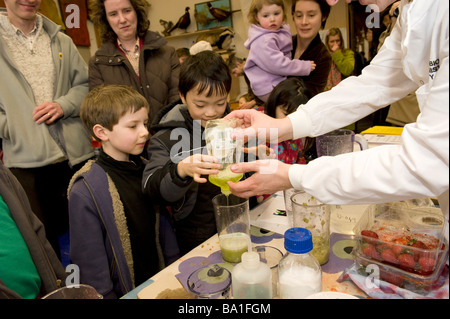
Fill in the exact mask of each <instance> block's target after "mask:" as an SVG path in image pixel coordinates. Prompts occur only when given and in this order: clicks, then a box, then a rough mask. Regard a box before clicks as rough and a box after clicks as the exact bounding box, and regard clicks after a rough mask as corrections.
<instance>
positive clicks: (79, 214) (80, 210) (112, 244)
mask: <svg viewBox="0 0 450 319" xmlns="http://www.w3.org/2000/svg"><path fill="white" fill-rule="evenodd" d="M68 193H69V219H70V257H71V259H72V262H73V263H74V264H78V265H79V267H80V272H81V282H82V283H86V284H89V285H91V286H93V287H94V288H95V289H96V290H97V291H98V292H99V293H100V294H102V295H103V296H104V297H105V298H117V297H121V296H122V295H124V294H126V293H128V292H130V291H131V290H132V289H134V288H135V284H134V268H133V256H132V251H131V241H130V233H129V230H128V226H127V221H126V216H125V212H124V206H123V203H122V201H121V197H120V195H119V193H118V190H117V188H116V186H115V184H114V182H113V181H112V179H111V177H110V176H109V175H108V174H106V172H105V171H104V170H103V168H101V167H100V165H98V164H96V163H95V162H94V161H89V162H88V163H86V164H85V165H84V166H83V168H82V169H80V170H79V171H78V172H77V173H76V174H75V175H74V176H73V178H72V181H71V183H70V185H69V190H68ZM156 213H157V216H156V226H155V227H156V228H155V230H156V243H157V249H158V255H159V259H160V261H161V268H162V267H164V266H165V265H164V262H163V260H164V257H170V256H173V254H176V253H177V251H175V252H173V251H171V252H170V253H168V254H167V255H166V250H167V247H164V245H162V246H163V247H161V241H162V242H165V241H166V239H164V238H161V237H162V236H163V235H167V233H166V232H165V231H164V229H163V228H165V227H166V226H169V225H167V224H165V223H163V220H162V219H160V217H161V216H160V214H159V212H158V211H157V212H156ZM160 226H161V227H160ZM172 231H173V230H172ZM173 236H174V235H173ZM171 240H172V241H175V237H173V238H171ZM86 245H89V248H90V249H89V250H86V249H85V246H86ZM166 246H167V245H166ZM169 249H170V248H169ZM176 249H178V248H177V247H176ZM163 250H164V251H163ZM93 252H94V254H92V253H93ZM172 261H173V260H172Z"/></svg>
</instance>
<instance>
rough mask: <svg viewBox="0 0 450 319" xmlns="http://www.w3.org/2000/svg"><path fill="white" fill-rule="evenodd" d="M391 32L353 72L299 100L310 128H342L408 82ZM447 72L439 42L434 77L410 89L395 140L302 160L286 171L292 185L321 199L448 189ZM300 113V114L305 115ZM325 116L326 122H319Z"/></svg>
mask: <svg viewBox="0 0 450 319" xmlns="http://www.w3.org/2000/svg"><path fill="white" fill-rule="evenodd" d="M394 31H395V30H394ZM392 35H393V36H394V38H388V39H387V40H386V42H385V46H384V47H383V48H384V49H383V51H380V52H379V53H378V55H377V57H376V58H375V59H374V61H373V63H372V64H371V65H370V66H368V67H366V68H365V69H364V72H363V74H362V75H361V76H360V77H359V78H354V77H353V78H349V79H347V80H345V81H343V82H341V83H342V85H338V86H337V87H336V90H335V89H332V90H331V91H330V92H327V93H326V94H324V95H319V96H318V97H316V98H314V99H313V100H311V102H312V103H308V104H307V105H305V106H304V107H303V112H304V113H303V115H305V113H306V114H307V115H308V116H307V117H305V118H310V119H311V129H310V132H309V133H310V134H311V135H313V136H316V135H320V134H322V133H325V132H327V131H330V130H331V129H334V128H338V127H342V126H343V125H344V124H348V123H350V121H353V120H357V119H358V118H360V117H361V116H360V115H363V116H364V115H366V114H369V113H370V112H371V111H373V110H375V109H377V108H379V107H381V106H383V105H386V104H389V103H391V102H393V101H395V100H397V99H399V98H401V97H402V96H403V95H406V94H407V93H408V92H410V91H411V90H412V89H414V88H415V84H414V83H413V82H412V81H411V80H410V79H409V78H408V77H407V76H406V75H404V73H403V71H402V69H401V65H402V63H401V61H400V58H401V52H400V50H399V48H397V47H396V43H398V42H399V41H400V38H399V37H400V33H399V30H397V32H393V33H392V34H391V36H392ZM443 47H444V48H445V45H444V46H443ZM446 48H448V39H447V43H446ZM443 50H444V51H445V49H443ZM418 67H419V66H418ZM383 69H384V71H383ZM382 71H383V72H382ZM448 78H449V64H448V49H447V53H446V54H443V58H442V59H441V65H440V68H439V70H438V71H437V72H436V75H435V79H434V81H433V82H432V83H429V84H425V85H424V86H423V87H421V88H419V89H418V90H417V91H416V94H417V97H418V101H419V106H420V108H421V114H420V115H419V116H418V118H417V121H416V122H415V123H411V124H408V125H406V126H405V127H404V130H403V133H402V143H401V145H385V146H378V147H374V148H372V149H369V150H366V151H363V152H354V153H348V154H341V155H339V156H336V157H321V158H318V159H316V160H314V161H312V162H310V163H309V164H308V165H306V166H301V165H294V166H292V167H291V168H290V171H289V177H290V180H291V183H292V185H293V186H294V187H296V188H300V189H304V190H305V191H306V192H308V193H310V194H311V195H314V196H316V197H317V198H318V199H319V200H321V201H323V202H325V203H329V204H363V203H384V202H391V201H398V200H405V199H413V198H421V197H425V196H439V195H441V194H444V193H446V192H448V188H449V169H448V166H449V144H448V136H449V107H448V105H449V94H448V92H449V84H448ZM427 85H429V87H426V86H427ZM333 92H334V94H333ZM299 114H300V115H302V113H301V112H300V113H299ZM330 115H332V116H330ZM305 118H303V121H307V120H306V119H305ZM326 118H332V119H333V121H330V123H327V122H326V120H324V119H326ZM291 120H295V117H294V118H291ZM348 120H350V121H348ZM331 122H332V123H331ZM293 127H294V128H295V127H296V126H295V125H293ZM297 137H298V135H297V134H294V138H297Z"/></svg>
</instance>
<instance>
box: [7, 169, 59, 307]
mask: <svg viewBox="0 0 450 319" xmlns="http://www.w3.org/2000/svg"><path fill="white" fill-rule="evenodd" d="M0 194H1V196H2V197H3V200H4V201H5V203H6V204H7V205H8V208H9V210H10V212H11V215H12V217H13V219H14V221H15V222H16V224H17V227H18V228H19V230H20V233H21V234H22V236H23V239H24V240H25V243H26V244H27V247H28V250H29V251H30V254H31V257H32V258H33V261H34V264H35V266H36V269H37V270H38V273H39V275H40V277H41V281H42V288H41V294H42V295H45V294H47V293H49V292H51V291H53V290H55V289H58V288H60V287H61V286H64V285H65V279H66V277H67V274H66V273H65V271H64V267H63V266H62V264H61V262H60V261H59V259H58V257H57V256H56V254H55V252H54V250H53V248H52V246H51V245H50V243H49V242H48V240H47V238H46V237H45V230H44V226H43V225H42V223H41V222H40V221H39V219H38V218H37V217H36V215H34V214H33V212H32V211H31V207H30V204H29V203H28V198H27V195H26V194H25V191H24V190H23V188H22V186H21V185H20V183H19V182H18V181H17V179H16V178H15V176H14V175H13V174H12V173H11V172H10V171H9V170H8V169H7V168H6V167H5V166H4V165H3V164H2V163H1V162H0ZM0 245H1V243H0ZM16 298H22V297H21V296H20V295H18V294H17V293H16V292H15V291H12V290H11V289H9V288H8V287H6V286H5V285H4V283H3V281H2V279H1V278H0V299H16Z"/></svg>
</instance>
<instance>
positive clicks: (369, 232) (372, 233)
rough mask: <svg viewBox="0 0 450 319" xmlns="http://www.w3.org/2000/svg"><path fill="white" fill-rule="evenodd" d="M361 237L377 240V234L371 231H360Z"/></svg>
mask: <svg viewBox="0 0 450 319" xmlns="http://www.w3.org/2000/svg"><path fill="white" fill-rule="evenodd" d="M361 235H363V236H366V237H372V238H376V239H378V234H377V233H376V232H374V231H371V230H361Z"/></svg>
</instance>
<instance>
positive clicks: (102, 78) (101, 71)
mask: <svg viewBox="0 0 450 319" xmlns="http://www.w3.org/2000/svg"><path fill="white" fill-rule="evenodd" d="M166 44H167V40H166V39H165V38H164V37H162V36H161V35H159V34H158V33H155V32H152V31H148V32H147V34H146V35H145V38H144V44H143V46H142V48H141V53H140V57H139V78H138V77H137V75H136V73H135V72H134V69H133V67H132V66H131V64H130V62H129V61H128V59H127V58H126V57H125V56H124V55H123V54H122V52H121V51H120V50H119V49H118V48H117V46H116V42H106V43H104V44H103V45H102V46H101V47H100V48H99V49H98V50H97V52H96V53H95V55H94V56H93V57H92V58H91V59H90V61H89V89H90V90H92V89H93V88H94V87H96V86H99V85H101V84H122V85H131V86H132V87H133V88H135V89H136V90H137V91H138V92H139V93H140V94H142V95H143V96H144V97H145V98H146V99H147V101H148V103H149V104H150V113H149V122H150V123H151V122H152V121H153V119H154V117H155V115H156V114H157V113H158V111H159V110H160V109H161V108H162V107H163V106H165V105H167V104H169V103H171V102H174V101H176V100H178V99H179V95H178V78H179V74H180V63H179V60H178V56H177V54H176V52H175V49H174V48H172V47H170V46H167V45H166Z"/></svg>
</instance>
